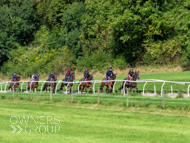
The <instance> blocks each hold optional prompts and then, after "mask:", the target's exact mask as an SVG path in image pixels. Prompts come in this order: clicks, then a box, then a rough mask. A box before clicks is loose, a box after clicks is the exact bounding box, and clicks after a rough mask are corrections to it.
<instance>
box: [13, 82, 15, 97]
mask: <svg viewBox="0 0 190 143" xmlns="http://www.w3.org/2000/svg"><path fill="white" fill-rule="evenodd" d="M14 85H15V83H13V99H14V98H15V90H14Z"/></svg>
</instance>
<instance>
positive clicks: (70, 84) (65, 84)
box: [60, 73, 75, 93]
mask: <svg viewBox="0 0 190 143" xmlns="http://www.w3.org/2000/svg"><path fill="white" fill-rule="evenodd" d="M74 79H75V73H72V74H71V78H69V79H68V81H67V82H73V80H74ZM62 81H65V79H63V80H62ZM64 86H67V87H69V88H70V93H71V87H72V86H73V84H72V83H62V84H61V87H60V90H63V87H64Z"/></svg>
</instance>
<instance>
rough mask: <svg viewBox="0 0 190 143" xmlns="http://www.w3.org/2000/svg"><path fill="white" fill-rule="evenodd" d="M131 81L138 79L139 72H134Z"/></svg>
mask: <svg viewBox="0 0 190 143" xmlns="http://www.w3.org/2000/svg"><path fill="white" fill-rule="evenodd" d="M133 79H134V80H136V79H140V77H139V71H138V72H136V71H135V74H134V78H133Z"/></svg>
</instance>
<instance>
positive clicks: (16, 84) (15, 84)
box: [9, 76, 21, 90]
mask: <svg viewBox="0 0 190 143" xmlns="http://www.w3.org/2000/svg"><path fill="white" fill-rule="evenodd" d="M20 79H21V77H20V76H18V77H17V78H16V81H12V82H11V83H10V86H9V89H10V88H11V90H12V86H13V84H14V89H13V90H15V88H19V89H20V87H19V82H18V81H20ZM13 82H17V83H13ZM12 83H13V84H12Z"/></svg>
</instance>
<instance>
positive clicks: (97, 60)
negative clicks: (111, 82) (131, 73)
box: [77, 52, 126, 72]
mask: <svg viewBox="0 0 190 143" xmlns="http://www.w3.org/2000/svg"><path fill="white" fill-rule="evenodd" d="M110 66H112V67H115V68H120V69H123V68H125V67H126V62H125V59H124V58H123V57H121V58H118V59H115V58H113V57H111V55H110V54H108V53H106V52H101V53H99V54H97V55H96V54H94V55H91V56H88V55H86V56H84V57H83V58H80V59H78V60H77V70H79V71H83V70H84V68H85V67H88V68H89V69H93V70H94V71H99V72H105V71H106V70H107V69H108V68H109V67H110Z"/></svg>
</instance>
